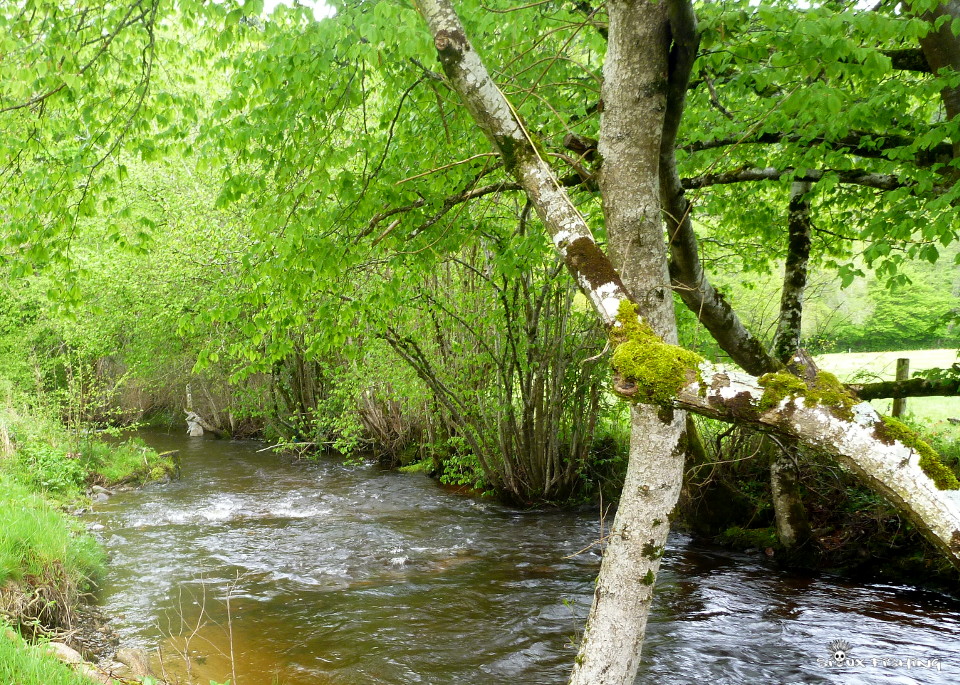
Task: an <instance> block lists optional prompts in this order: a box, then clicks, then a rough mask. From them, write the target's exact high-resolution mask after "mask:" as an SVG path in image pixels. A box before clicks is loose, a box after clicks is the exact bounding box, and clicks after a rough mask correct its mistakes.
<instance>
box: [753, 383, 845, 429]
mask: <svg viewBox="0 0 960 685" xmlns="http://www.w3.org/2000/svg"><path fill="white" fill-rule="evenodd" d="M757 382H758V383H759V384H760V386H761V387H762V388H763V396H762V397H761V398H760V402H759V404H758V405H757V406H758V408H759V409H760V411H761V412H764V411H768V410H770V409H774V408H775V407H778V406H779V405H780V403H781V402H782V401H783V400H785V399H787V398H788V397H789V398H797V397H802V398H803V404H804V406H807V407H816V406H822V407H827V408H828V409H829V410H830V412H831V413H832V414H833V415H834V416H836V417H837V418H839V419H845V420H847V421H851V420H853V407H854V406H855V405H856V404H857V399H856V398H855V397H854V396H853V395H851V394H850V392H849V391H848V390H847V389H846V388H845V387H844V385H843V383H841V382H840V381H839V380H838V379H837V377H836V376H834V375H833V374H832V373H828V372H826V371H817V374H816V376H815V378H814V380H813V381H812V382H811V383H809V384H808V383H806V382H805V381H804V380H803V379H802V378H799V377H798V376H794V375H793V374H792V373H790V372H789V371H778V372H776V373H766V374H764V375H762V376H760V378H758V379H757Z"/></svg>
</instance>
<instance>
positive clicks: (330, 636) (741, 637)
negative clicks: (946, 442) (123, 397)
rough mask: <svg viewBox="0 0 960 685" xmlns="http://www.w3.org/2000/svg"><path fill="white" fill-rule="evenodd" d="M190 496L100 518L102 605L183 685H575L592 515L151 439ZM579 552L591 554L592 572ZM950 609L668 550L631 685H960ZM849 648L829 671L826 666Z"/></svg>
mask: <svg viewBox="0 0 960 685" xmlns="http://www.w3.org/2000/svg"><path fill="white" fill-rule="evenodd" d="M143 437H144V439H146V440H147V442H148V443H149V444H151V445H152V446H153V447H155V448H157V449H179V450H180V453H181V459H182V464H183V477H182V479H181V480H180V481H178V482H174V483H170V484H166V485H150V486H148V487H146V488H144V489H142V490H140V491H133V492H123V493H118V494H117V495H116V496H114V497H113V498H111V499H110V500H109V501H108V502H105V503H103V504H100V505H97V507H96V511H95V512H94V513H93V514H91V515H89V516H88V522H89V523H90V524H91V527H92V528H93V529H94V530H96V531H97V534H98V535H99V536H100V537H101V538H102V539H103V541H104V543H105V545H106V547H107V550H108V552H109V554H110V567H109V572H108V576H107V578H106V580H105V582H104V583H103V587H102V589H101V593H100V597H101V602H102V604H103V606H104V608H105V609H106V611H107V612H108V613H109V614H110V615H112V616H113V617H114V626H115V628H116V629H117V630H118V631H119V632H120V634H121V636H122V639H123V641H124V642H125V643H127V644H134V645H139V646H142V647H145V648H147V649H149V650H152V651H156V650H157V649H159V650H160V652H161V653H162V654H163V657H164V659H163V662H164V664H165V669H167V675H168V676H169V678H170V679H171V680H176V679H177V678H179V679H180V680H181V682H184V683H186V682H188V681H196V682H202V683H204V685H206V683H208V682H209V680H210V679H217V680H218V681H224V680H226V679H227V678H234V681H233V682H234V685H261V684H263V685H267V684H272V683H277V684H283V685H308V684H309V685H318V684H326V683H335V684H337V685H354V684H356V685H361V684H362V685H374V684H380V683H390V684H405V683H436V684H441V683H451V684H454V683H456V684H477V685H482V684H487V683H491V684H494V683H496V684H499V683H511V684H530V685H534V684H536V685H542V684H547V683H563V682H565V678H566V676H567V674H568V672H569V668H570V665H571V664H572V662H573V658H574V656H575V649H574V647H573V645H574V644H575V642H576V640H577V638H578V634H579V631H580V630H582V626H583V621H584V618H585V616H586V614H587V611H588V610H589V605H590V600H591V595H592V590H593V581H594V577H595V575H596V573H597V570H598V568H599V556H598V552H597V549H596V547H591V545H592V544H593V543H594V542H595V541H596V540H597V538H598V537H599V535H600V515H599V511H598V510H589V511H586V510H585V511H579V512H557V511H533V512H518V511H515V510H511V509H509V508H506V507H502V506H499V505H497V504H495V503H492V502H488V501H484V500H477V499H474V498H471V497H465V496H463V495H459V494H457V493H454V492H450V491H448V490H445V489H444V488H442V487H439V486H438V485H437V484H436V483H435V482H433V481H431V480H429V479H428V478H426V477H425V476H422V475H414V474H400V473H395V472H390V471H384V470H382V469H379V468H378V467H376V466H373V465H358V466H345V465H343V464H339V463H337V462H335V461H333V460H321V461H320V462H319V463H297V462H293V461H290V460H287V459H285V458H278V457H277V456H275V455H273V454H271V453H270V452H263V451H260V450H262V449H263V445H262V444H260V443H256V442H248V441H247V442H244V441H225V440H213V439H207V438H186V437H181V436H179V435H175V436H171V435H164V434H161V433H153V432H150V433H145V434H143ZM583 550H585V551H583ZM958 638H960V601H958V600H957V599H954V598H950V597H947V596H944V595H940V594H936V593H932V592H926V591H922V590H919V589H914V588H909V587H895V586H889V585H880V584H868V585H865V584H855V583H848V582H844V581H842V580H838V579H836V578H832V577H828V576H822V575H821V576H815V577H804V576H798V575H792V574H787V573H784V572H781V571H778V570H775V569H771V568H769V567H768V566H767V565H765V564H764V563H763V561H762V560H761V559H760V558H758V557H757V556H750V555H746V554H736V553H730V552H727V551H723V550H719V549H715V548H712V547H709V546H705V545H702V544H697V543H694V542H692V541H691V540H689V539H688V538H686V537H684V536H682V535H673V536H672V537H671V540H670V543H669V545H668V549H667V552H666V554H665V557H664V562H663V567H662V569H661V573H660V577H659V578H658V580H657V594H656V600H655V604H654V608H653V611H652V616H651V621H650V625H649V627H648V632H647V642H646V644H645V646H644V660H643V665H642V667H641V672H640V676H639V677H638V680H637V682H638V683H641V682H643V683H657V684H661V683H663V684H667V685H671V684H677V685H679V684H686V683H693V682H707V683H713V684H716V685H722V684H724V683H762V682H769V683H844V684H849V685H852V684H855V683H856V684H859V683H957V682H960V639H958ZM833 640H845V641H846V642H848V643H849V649H848V650H847V651H846V655H845V656H846V661H845V662H844V663H843V664H836V663H835V662H834V661H833V660H832V659H831V651H830V649H829V647H828V645H829V643H830V642H831V641H833Z"/></svg>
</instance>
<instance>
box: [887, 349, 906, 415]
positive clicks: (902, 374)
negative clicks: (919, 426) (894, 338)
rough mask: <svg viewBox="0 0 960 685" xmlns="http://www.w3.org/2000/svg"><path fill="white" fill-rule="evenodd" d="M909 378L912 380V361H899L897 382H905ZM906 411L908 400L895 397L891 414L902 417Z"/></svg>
mask: <svg viewBox="0 0 960 685" xmlns="http://www.w3.org/2000/svg"><path fill="white" fill-rule="evenodd" d="M908 378H910V360H909V359H898V360H897V380H898V381H905V380H907V379H908ZM906 411H907V398H906V397H894V398H893V410H892V411H891V412H890V413H891V414H892V415H893V416H896V417H900V416H903V415H904V413H905V412H906Z"/></svg>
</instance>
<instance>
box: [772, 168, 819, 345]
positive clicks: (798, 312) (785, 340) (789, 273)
mask: <svg viewBox="0 0 960 685" xmlns="http://www.w3.org/2000/svg"><path fill="white" fill-rule="evenodd" d="M812 188H813V184H812V183H809V182H807V181H797V182H795V183H793V184H791V186H790V208H789V211H790V216H789V219H788V221H787V259H786V264H784V267H783V290H782V293H781V295H780V318H779V320H778V323H777V333H776V335H775V336H774V339H773V354H774V356H775V357H776V358H777V359H779V360H780V361H781V362H785V361H786V360H787V359H789V358H790V355H792V354H793V353H794V352H796V351H797V350H799V349H800V333H801V330H800V328H801V324H802V322H803V291H804V290H805V289H806V287H807V263H808V262H809V261H810V243H811V240H812V235H813V230H812V229H813V222H812V221H811V220H810V199H809V197H808V195H809V193H810V190H811V189H812Z"/></svg>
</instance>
